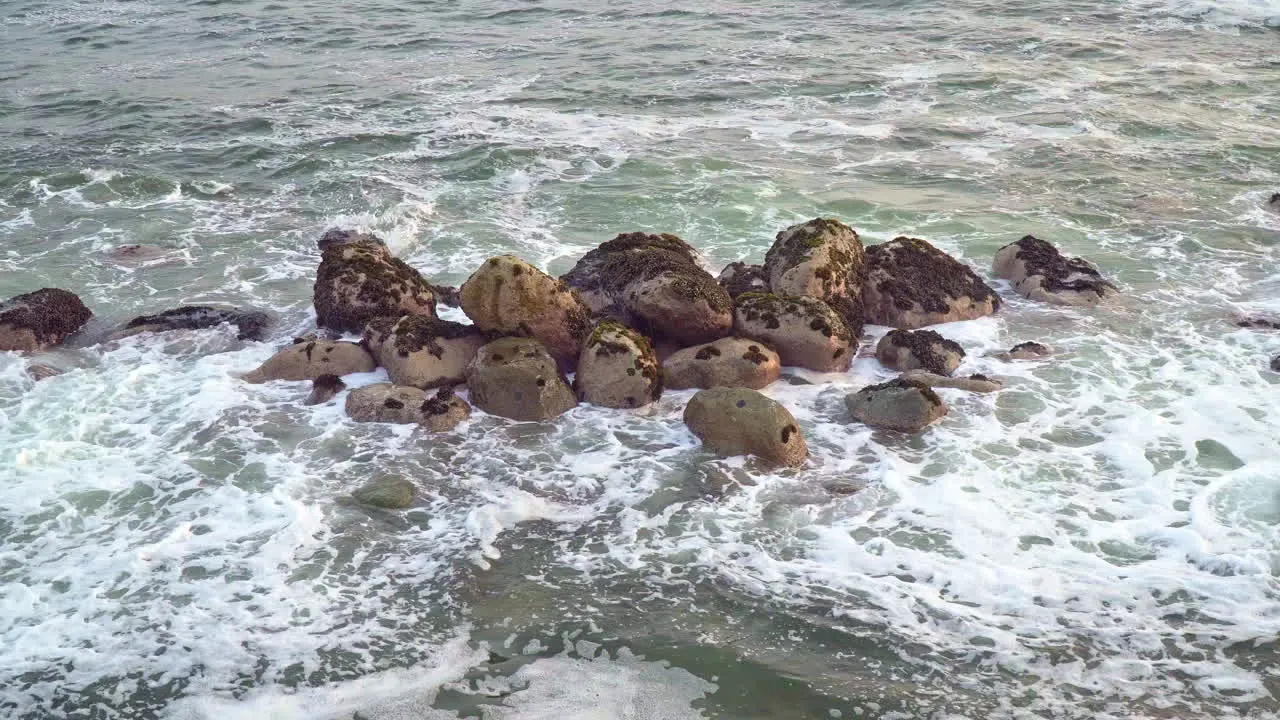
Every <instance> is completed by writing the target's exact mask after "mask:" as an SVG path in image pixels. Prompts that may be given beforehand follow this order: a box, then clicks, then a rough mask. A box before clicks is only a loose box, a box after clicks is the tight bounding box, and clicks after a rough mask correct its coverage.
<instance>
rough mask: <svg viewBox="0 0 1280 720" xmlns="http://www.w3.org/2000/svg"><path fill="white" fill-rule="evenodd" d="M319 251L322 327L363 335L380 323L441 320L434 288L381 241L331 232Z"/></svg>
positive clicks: (316, 302) (316, 290)
mask: <svg viewBox="0 0 1280 720" xmlns="http://www.w3.org/2000/svg"><path fill="white" fill-rule="evenodd" d="M319 246H320V250H321V255H320V267H319V269H318V270H317V271H316V282H315V287H314V293H313V297H312V302H313V304H314V305H315V309H316V322H317V323H318V324H319V325H320V327H323V328H329V329H331V330H337V331H338V332H362V331H363V330H364V327H365V325H367V324H368V323H369V321H370V320H373V319H375V318H380V317H385V316H392V317H399V316H401V315H426V316H428V317H435V315H436V301H435V296H434V295H433V294H432V292H431V286H430V285H429V284H428V283H427V281H426V280H424V279H423V278H422V275H420V274H419V273H418V271H417V270H414V269H413V268H411V267H409V265H408V264H406V263H405V262H404V261H403V260H401V259H399V258H397V257H393V256H392V255H391V250H389V249H388V248H387V246H386V244H385V243H383V242H382V240H380V239H379V238H377V237H375V236H373V235H368V234H364V233H355V232H350V231H344V230H331V231H329V232H327V233H325V235H324V237H322V238H321V239H320V243H319Z"/></svg>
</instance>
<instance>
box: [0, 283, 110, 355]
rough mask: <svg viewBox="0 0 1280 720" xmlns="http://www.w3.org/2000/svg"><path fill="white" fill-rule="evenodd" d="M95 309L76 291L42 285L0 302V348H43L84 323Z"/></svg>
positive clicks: (24, 350)
mask: <svg viewBox="0 0 1280 720" xmlns="http://www.w3.org/2000/svg"><path fill="white" fill-rule="evenodd" d="M91 317H93V313H92V312H90V311H89V308H87V307H85V305H84V303H83V302H81V301H80V298H79V297H78V296H77V295H76V294H75V293H73V292H69V291H67V290H60V289H58V288H42V289H40V290H36V291H35V292H29V293H26V294H23V295H18V296H16V297H12V298H9V299H8V300H6V301H4V302H3V303H0V351H6V350H10V351H17V352H40V351H42V350H47V349H49V348H51V347H54V346H56V345H61V344H62V342H63V341H64V340H66V339H67V338H68V337H70V336H71V335H73V334H74V333H76V332H77V331H79V330H80V328H82V327H84V325H85V323H87V322H89V318H91Z"/></svg>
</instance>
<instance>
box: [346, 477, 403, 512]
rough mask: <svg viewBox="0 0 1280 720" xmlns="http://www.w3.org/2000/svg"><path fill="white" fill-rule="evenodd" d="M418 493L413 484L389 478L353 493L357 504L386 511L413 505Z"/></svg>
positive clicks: (397, 478)
mask: <svg viewBox="0 0 1280 720" xmlns="http://www.w3.org/2000/svg"><path fill="white" fill-rule="evenodd" d="M416 491H417V488H415V487H414V485H413V483H411V482H409V481H408V480H405V479H404V478H399V477H389V478H383V479H380V480H374V481H373V482H371V483H369V484H368V485H365V486H364V487H361V488H359V489H358V490H356V491H355V492H353V493H351V497H353V498H355V500H356V502H358V503H360V504H361V505H366V506H368V507H375V508H382V509H384V510H403V509H405V508H407V507H409V506H411V505H413V496H414V493H415V492H416Z"/></svg>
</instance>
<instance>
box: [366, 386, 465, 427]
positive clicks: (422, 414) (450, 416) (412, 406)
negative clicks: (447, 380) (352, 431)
mask: <svg viewBox="0 0 1280 720" xmlns="http://www.w3.org/2000/svg"><path fill="white" fill-rule="evenodd" d="M346 411H347V416H348V417H350V418H351V419H352V420H355V421H356V422H380V423H399V424H408V423H417V424H418V425H421V426H422V427H424V428H426V429H427V430H430V431H431V432H445V431H447V430H452V429H453V428H455V427H457V426H458V423H460V422H462V421H463V420H466V419H467V418H468V417H470V416H471V406H470V405H468V404H467V401H465V400H463V399H462V398H460V397H458V396H457V395H455V394H454V392H453V388H452V387H443V388H440V389H439V390H437V391H436V393H435V394H434V395H431V394H429V393H427V392H426V391H425V390H421V389H419V388H416V387H408V386H405V385H392V384H391V383H377V384H375V385H365V386H364V387H358V388H356V389H355V390H352V391H351V392H349V393H347V404H346Z"/></svg>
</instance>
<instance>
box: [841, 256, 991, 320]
mask: <svg viewBox="0 0 1280 720" xmlns="http://www.w3.org/2000/svg"><path fill="white" fill-rule="evenodd" d="M867 264H868V267H869V268H870V270H869V272H868V275H867V282H866V284H864V285H863V286H862V302H863V317H864V318H865V319H866V321H867V322H869V323H873V324H875V325H888V326H889V327H895V328H900V329H903V330H915V329H916V328H921V327H924V326H926V325H937V324H938V323H945V322H955V321H957V320H973V319H975V318H980V317H983V316H986V315H990V314H991V313H993V312H995V311H996V310H997V309H998V308H999V307H1000V297H999V296H998V295H996V293H995V291H994V290H992V289H991V288H990V287H989V286H988V285H987V284H986V283H985V282H983V281H982V278H980V277H978V276H977V274H975V273H974V272H973V270H970V269H969V267H968V266H967V265H965V264H963V263H961V262H960V261H958V260H956V259H955V258H953V257H951V256H950V255H948V254H946V253H944V252H942V251H941V250H939V249H938V248H936V247H934V246H933V245H930V244H929V243H927V242H925V241H924V240H920V239H918V238H907V237H900V238H895V239H893V240H891V241H889V242H887V243H883V244H881V245H873V246H871V247H869V248H867Z"/></svg>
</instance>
